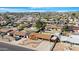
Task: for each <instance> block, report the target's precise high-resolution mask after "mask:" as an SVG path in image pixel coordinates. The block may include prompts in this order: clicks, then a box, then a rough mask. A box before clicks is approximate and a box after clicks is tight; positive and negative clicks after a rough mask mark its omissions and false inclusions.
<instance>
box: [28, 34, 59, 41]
mask: <svg viewBox="0 0 79 59" xmlns="http://www.w3.org/2000/svg"><path fill="white" fill-rule="evenodd" d="M29 38H30V39H45V40H49V41H56V40H59V39H58V37H57V36H54V35H48V34H40V33H31V34H30V35H29Z"/></svg>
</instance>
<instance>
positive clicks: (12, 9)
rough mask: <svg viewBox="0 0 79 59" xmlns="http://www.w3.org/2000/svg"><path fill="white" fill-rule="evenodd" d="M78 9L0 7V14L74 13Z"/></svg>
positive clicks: (78, 8)
mask: <svg viewBox="0 0 79 59" xmlns="http://www.w3.org/2000/svg"><path fill="white" fill-rule="evenodd" d="M74 11H79V7H0V12H74Z"/></svg>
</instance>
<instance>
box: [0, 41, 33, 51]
mask: <svg viewBox="0 0 79 59" xmlns="http://www.w3.org/2000/svg"><path fill="white" fill-rule="evenodd" d="M0 51H34V50H32V49H28V48H24V47H20V46H16V45H12V44H8V43H3V42H0Z"/></svg>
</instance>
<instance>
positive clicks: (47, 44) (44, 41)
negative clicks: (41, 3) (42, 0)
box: [0, 12, 79, 51]
mask: <svg viewBox="0 0 79 59" xmlns="http://www.w3.org/2000/svg"><path fill="white" fill-rule="evenodd" d="M1 43H3V45H2V46H4V47H5V46H6V47H8V48H11V49H14V50H17V51H19V50H22V51H23V50H24V51H29V50H30V51H79V12H25V13H24V12H21V13H12V12H5V13H0V46H1ZM13 46H16V47H13ZM17 47H20V48H21V49H20V48H17ZM23 48H24V49H23ZM0 50H1V51H3V50H10V49H1V48H0Z"/></svg>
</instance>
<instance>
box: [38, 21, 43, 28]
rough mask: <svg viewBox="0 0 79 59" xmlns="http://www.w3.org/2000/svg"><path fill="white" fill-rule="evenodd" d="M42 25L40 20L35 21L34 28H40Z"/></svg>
mask: <svg viewBox="0 0 79 59" xmlns="http://www.w3.org/2000/svg"><path fill="white" fill-rule="evenodd" d="M42 26H43V22H41V21H40V20H37V21H36V28H37V29H40V28H41V27H42Z"/></svg>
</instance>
